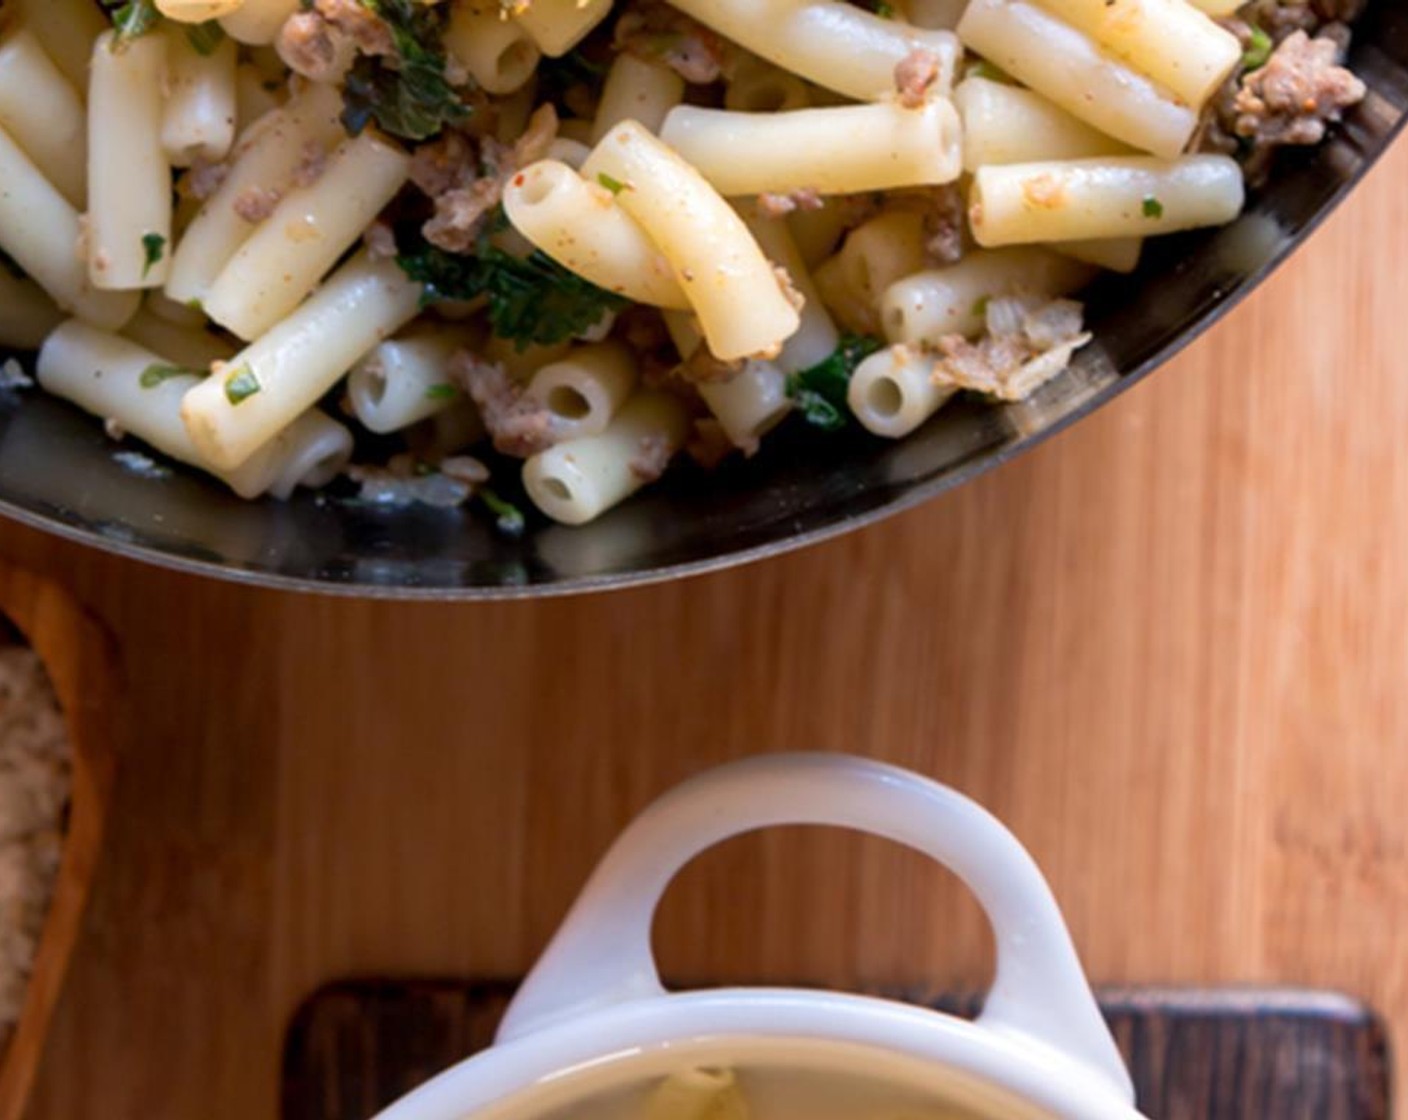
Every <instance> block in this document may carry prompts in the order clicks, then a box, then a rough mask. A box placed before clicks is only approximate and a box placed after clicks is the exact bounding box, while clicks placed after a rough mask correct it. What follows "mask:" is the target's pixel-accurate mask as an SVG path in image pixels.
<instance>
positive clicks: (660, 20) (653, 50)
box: [615, 0, 728, 85]
mask: <svg viewBox="0 0 1408 1120" xmlns="http://www.w3.org/2000/svg"><path fill="white" fill-rule="evenodd" d="M615 36H616V49H617V50H619V51H627V52H629V53H631V54H633V55H635V56H636V57H637V58H642V59H645V60H646V61H647V62H659V63H661V64H662V65H664V66H668V67H669V68H670V69H671V70H673V71H674V72H675V73H676V74H678V75H679V76H680V77H681V78H683V79H684V80H685V81H686V82H689V83H690V84H691V85H709V84H711V83H713V82H717V81H718V80H719V78H720V77H721V76H722V75H723V69H724V62H725V60H726V56H727V51H728V44H727V43H726V42H725V41H724V39H723V38H722V37H721V36H720V35H718V34H716V33H715V32H713V31H711V30H710V29H709V28H707V27H705V26H704V25H703V24H702V23H699V22H698V21H696V20H694V19H691V18H690V17H689V16H687V15H685V14H684V13H683V12H681V11H677V10H676V9H674V8H671V7H669V6H668V5H666V4H661V3H657V2H655V0H645V2H642V3H638V4H635V5H634V6H632V7H630V8H628V9H627V10H626V12H625V13H624V14H623V15H622V16H621V18H620V19H619V20H618V21H617V22H616V33H615Z"/></svg>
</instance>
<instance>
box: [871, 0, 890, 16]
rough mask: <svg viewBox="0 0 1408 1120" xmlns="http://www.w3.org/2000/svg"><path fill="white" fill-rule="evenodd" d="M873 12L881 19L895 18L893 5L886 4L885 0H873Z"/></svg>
mask: <svg viewBox="0 0 1408 1120" xmlns="http://www.w3.org/2000/svg"><path fill="white" fill-rule="evenodd" d="M874 12H875V14H876V15H877V16H879V17H880V18H881V19H894V18H895V9H894V6H893V5H891V4H887V3H886V2H885V0H875V5H874Z"/></svg>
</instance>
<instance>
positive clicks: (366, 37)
mask: <svg viewBox="0 0 1408 1120" xmlns="http://www.w3.org/2000/svg"><path fill="white" fill-rule="evenodd" d="M314 7H315V8H316V9H317V12H318V14H319V15H320V16H322V17H323V19H325V20H326V21H327V22H328V23H330V24H332V26H333V27H335V28H337V30H338V31H340V32H342V34H344V35H346V36H347V37H348V38H350V39H351V40H352V41H353V42H354V43H356V44H357V49H358V50H359V51H361V52H362V53H363V54H372V55H389V54H395V53H396V45H395V43H394V42H393V41H392V38H391V29H390V28H389V27H387V26H386V24H385V23H384V22H383V21H382V19H381V18H380V17H379V16H378V15H377V14H376V13H375V12H373V11H372V10H371V8H370V7H368V6H367V5H365V4H363V3H362V2H361V0H316V3H315V4H314Z"/></svg>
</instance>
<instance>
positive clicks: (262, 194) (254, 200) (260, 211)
mask: <svg viewBox="0 0 1408 1120" xmlns="http://www.w3.org/2000/svg"><path fill="white" fill-rule="evenodd" d="M282 198H283V195H281V194H280V193H279V192H278V191H275V190H270V189H269V188H268V187H248V188H246V189H245V190H242V191H241V192H240V193H239V196H238V197H237V198H236V199H235V213H236V214H238V215H239V216H240V217H241V218H243V219H244V220H245V221H246V222H249V223H250V224H251V225H257V224H258V223H259V222H262V221H263V220H264V219H265V218H267V217H268V216H269V215H270V214H272V213H273V212H274V208H275V207H276V206H278V204H279V202H280V200H281V199H282Z"/></svg>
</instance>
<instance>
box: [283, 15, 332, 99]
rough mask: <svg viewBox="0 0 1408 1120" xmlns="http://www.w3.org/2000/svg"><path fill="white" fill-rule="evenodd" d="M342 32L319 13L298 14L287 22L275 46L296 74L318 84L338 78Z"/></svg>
mask: <svg viewBox="0 0 1408 1120" xmlns="http://www.w3.org/2000/svg"><path fill="white" fill-rule="evenodd" d="M340 38H341V33H340V32H339V31H338V30H337V28H335V27H333V26H332V24H330V23H328V21H327V20H325V19H324V18H323V17H322V16H320V15H319V14H318V13H317V12H298V13H296V14H294V15H292V16H289V18H288V19H287V20H286V21H285V22H284V25H283V27H282V28H281V29H280V30H279V37H278V38H277V39H276V40H275V42H274V46H275V48H276V49H277V50H278V52H279V57H280V58H281V59H283V60H284V64H285V65H286V66H288V68H289V69H290V70H292V71H293V72H294V73H295V74H302V75H303V77H305V78H308V79H309V80H310V81H314V82H326V81H329V80H331V79H332V78H334V77H335V76H336V70H337V66H338V61H339V56H340V52H339V40H340Z"/></svg>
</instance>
